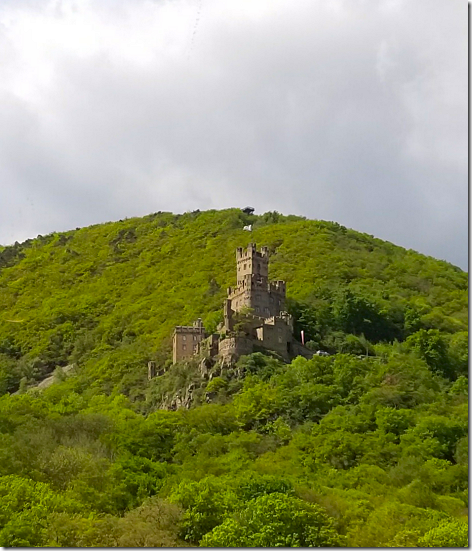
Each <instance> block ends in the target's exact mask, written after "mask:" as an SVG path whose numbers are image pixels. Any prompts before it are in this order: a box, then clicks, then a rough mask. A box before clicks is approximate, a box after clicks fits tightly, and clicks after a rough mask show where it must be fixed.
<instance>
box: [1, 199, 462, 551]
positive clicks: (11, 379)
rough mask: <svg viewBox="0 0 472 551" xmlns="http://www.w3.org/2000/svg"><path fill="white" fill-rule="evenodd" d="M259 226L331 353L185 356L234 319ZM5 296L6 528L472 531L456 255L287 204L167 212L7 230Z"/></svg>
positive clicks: (52, 535)
mask: <svg viewBox="0 0 472 551" xmlns="http://www.w3.org/2000/svg"><path fill="white" fill-rule="evenodd" d="M248 223H252V224H253V228H254V230H253V233H252V235H250V234H248V233H247V232H244V231H242V226H243V225H247V224H248ZM249 240H253V241H256V242H257V243H258V245H267V246H268V247H269V250H270V253H271V263H270V272H271V273H270V277H271V278H273V279H284V280H286V281H287V290H288V295H289V297H288V300H287V308H288V309H289V311H290V312H291V313H292V314H293V315H294V322H295V336H299V335H300V331H301V330H303V331H304V332H305V338H306V340H307V341H309V342H308V343H307V344H308V346H309V347H310V348H311V349H312V350H314V351H316V350H319V349H321V350H325V351H328V352H330V353H331V355H330V356H319V355H315V356H314V357H313V358H312V359H310V360H307V359H304V358H301V357H298V358H295V359H294V360H293V361H292V362H291V363H289V364H285V363H283V362H282V361H280V359H278V358H277V357H276V356H275V355H271V354H269V353H263V352H262V351H260V352H257V353H254V354H250V355H248V356H243V357H241V358H240V359H239V360H238V362H237V365H236V367H235V369H234V370H231V369H229V370H227V369H223V370H222V371H221V372H219V373H216V375H217V376H214V377H213V378H212V380H211V381H209V380H208V379H205V378H203V377H202V374H201V371H200V367H199V365H198V363H197V362H193V361H190V362H182V363H178V364H176V365H172V362H171V354H170V353H171V340H170V335H171V331H172V328H173V326H174V325H177V324H186V323H190V322H192V321H193V320H194V319H195V318H197V317H198V316H202V317H203V320H204V323H205V325H206V328H207V329H208V330H209V331H216V330H217V326H218V323H219V322H220V321H221V304H222V300H223V298H224V297H225V294H226V287H227V286H229V285H232V284H234V279H235V273H234V250H235V248H236V247H237V246H245V245H247V243H248V242H249ZM0 312H1V315H0V442H1V445H0V545H4V546H59V547H94V546H95V547H107V546H111V547H120V546H121V547H153V546H156V547H159V546H165V547H179V546H183V545H208V546H261V547H266V546H309V545H314V546H349V547H388V546H390V547H398V546H400V547H402V546H403V547H405V546H406V547H415V546H424V547H427V546H456V545H457V546H466V545H467V539H466V535H467V534H466V529H465V526H466V524H465V522H464V521H465V519H466V518H467V506H468V433H467V428H468V426H467V423H468V412H467V407H468V403H467V396H468V379H467V375H468V371H467V368H468V338H467V336H468V333H467V324H468V317H467V314H468V312H467V274H465V273H464V272H462V271H461V270H459V269H458V268H455V267H454V266H451V265H450V264H447V263H445V262H440V261H437V260H434V259H432V258H427V257H424V256H422V255H419V254H417V253H415V252H413V251H405V250H404V249H401V248H400V247H395V246H394V245H392V244H390V243H386V242H383V241H380V240H378V239H375V238H373V237H371V236H368V235H365V234H360V233H357V232H355V231H352V230H348V229H346V228H344V227H343V226H340V225H338V224H334V223H329V222H320V221H309V220H304V219H301V218H298V217H293V216H282V215H280V214H278V213H266V214H264V215H261V216H253V217H248V216H246V215H244V214H243V213H241V212H240V211H239V210H237V209H230V210H227V211H220V212H217V211H208V212H198V211H197V212H194V213H186V214H184V215H172V214H169V213H157V214H154V215H150V216H148V217H145V218H142V219H130V220H124V221H120V222H116V223H110V224H102V225H97V226H92V227H90V228H84V229H81V230H76V231H71V232H67V233H64V234H52V235H49V236H46V237H38V238H37V239H35V240H30V241H28V242H26V243H24V244H22V245H19V244H17V245H15V246H13V247H6V248H1V247H0ZM149 360H153V361H155V362H156V364H157V367H158V370H159V373H160V375H159V376H158V377H155V378H154V379H153V380H151V381H148V379H147V362H148V361H149ZM72 364H73V365H72ZM66 366H69V367H68V368H67V369H66V370H63V369H62V367H66ZM46 376H50V377H51V379H50V380H49V382H50V383H51V384H50V386H48V387H46V384H47V382H48V381H45V383H44V385H43V386H41V387H38V386H37V384H38V382H39V381H41V380H43V379H44V378H45V377H46ZM189 388H191V389H193V402H192V406H191V407H190V409H185V408H182V409H180V410H177V411H169V410H167V409H163V407H165V406H169V404H170V402H171V399H172V397H174V396H175V395H176V394H177V393H181V396H182V395H183V394H185V393H186V392H187V389H189ZM207 400H210V402H211V403H206V401H207Z"/></svg>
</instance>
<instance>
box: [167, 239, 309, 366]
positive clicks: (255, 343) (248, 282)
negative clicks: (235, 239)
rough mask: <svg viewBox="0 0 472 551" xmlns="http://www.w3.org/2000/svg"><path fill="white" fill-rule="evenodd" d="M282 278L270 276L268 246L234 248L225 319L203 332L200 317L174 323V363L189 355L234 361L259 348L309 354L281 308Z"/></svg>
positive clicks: (288, 354)
mask: <svg viewBox="0 0 472 551" xmlns="http://www.w3.org/2000/svg"><path fill="white" fill-rule="evenodd" d="M284 308H285V282H284V281H269V250H268V249H267V247H262V248H261V250H260V251H257V250H256V245H255V244H253V243H251V244H250V245H249V246H248V247H247V249H242V248H238V249H236V287H230V288H229V289H228V295H227V298H226V300H225V302H224V310H223V313H224V321H223V323H222V324H220V326H219V327H218V331H219V332H218V333H215V334H212V335H206V334H205V330H204V328H203V324H202V320H201V319H198V320H197V321H196V322H194V324H193V325H191V326H177V327H176V328H175V330H174V335H173V361H174V363H176V362H178V361H180V360H185V359H188V358H191V357H193V356H200V357H203V358H204V357H207V358H219V359H220V360H221V361H222V362H224V363H234V362H235V361H236V360H237V358H238V357H239V356H242V355H245V354H251V353H252V352H255V351H256V350H258V349H260V348H263V349H266V350H271V351H273V352H276V353H277V354H279V355H280V356H281V357H282V358H283V359H284V360H286V361H288V360H290V359H291V358H292V357H295V356H299V355H301V356H306V357H311V356H312V353H311V352H310V351H309V350H308V349H306V348H305V347H304V346H302V344H301V343H299V342H298V341H296V340H294V338H293V320H292V317H291V316H290V315H289V314H288V313H287V312H285V311H284Z"/></svg>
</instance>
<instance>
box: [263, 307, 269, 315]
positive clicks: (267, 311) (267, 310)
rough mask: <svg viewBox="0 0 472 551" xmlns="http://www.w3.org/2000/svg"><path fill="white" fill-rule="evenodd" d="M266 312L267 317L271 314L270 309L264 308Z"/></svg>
mask: <svg viewBox="0 0 472 551" xmlns="http://www.w3.org/2000/svg"><path fill="white" fill-rule="evenodd" d="M264 312H265V313H266V314H267V315H269V314H270V310H269V308H267V306H266V307H265V308H264Z"/></svg>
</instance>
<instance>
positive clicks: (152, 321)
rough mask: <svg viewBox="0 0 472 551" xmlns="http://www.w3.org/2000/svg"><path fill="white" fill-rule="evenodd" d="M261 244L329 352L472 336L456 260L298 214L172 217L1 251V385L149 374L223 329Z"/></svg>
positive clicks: (45, 239)
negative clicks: (178, 348) (198, 328)
mask: <svg viewBox="0 0 472 551" xmlns="http://www.w3.org/2000/svg"><path fill="white" fill-rule="evenodd" d="M250 223H252V226H253V232H251V233H250V232H247V231H243V229H242V228H243V226H244V225H246V224H250ZM250 241H254V242H256V243H257V244H258V245H266V246H268V247H269V250H270V253H271V257H270V277H271V278H272V279H283V280H285V281H286V282H287V295H288V297H289V298H291V299H294V300H293V301H292V304H291V309H292V310H293V313H294V314H297V313H298V310H300V308H302V307H303V306H310V307H312V308H310V309H306V311H305V323H304V326H305V331H308V333H309V338H312V339H314V340H315V341H318V342H319V343H320V345H324V346H325V347H327V349H328V350H331V351H334V350H335V349H342V348H343V345H344V348H343V351H344V350H345V351H347V350H348V349H349V345H348V344H347V343H346V342H345V338H344V335H345V334H356V333H357V334H358V335H360V334H361V333H363V334H364V335H365V337H366V338H367V339H369V340H372V341H373V342H376V341H380V340H388V341H392V340H393V339H395V338H397V339H399V340H403V338H405V337H406V336H407V335H408V333H409V332H412V329H411V327H410V326H409V325H413V326H414V327H413V328H414V329H419V328H424V329H439V330H440V331H441V332H443V333H444V338H445V339H446V340H448V341H450V340H451V338H452V335H453V334H454V333H457V332H461V331H465V330H467V303H466V300H467V274H466V273H464V272H462V271H461V270H460V269H459V268H456V267H454V266H452V265H450V264H448V263H446V262H441V261H437V260H435V259H433V258H430V257H426V256H423V255H420V254H418V253H416V252H413V251H407V250H405V249H402V248H401V247H396V246H394V245H392V244H391V243H387V242H384V241H381V240H379V239H375V238H374V237H372V236H369V235H366V234H361V233H358V232H355V231H352V230H349V229H346V228H345V227H343V226H340V225H339V224H335V223H329V222H318V221H311V220H304V219H301V218H298V217H295V216H287V217H286V216H282V215H279V214H277V213H267V214H264V215H262V216H247V215H244V214H243V213H242V212H240V211H239V210H238V209H232V210H226V211H207V212H198V211H197V212H193V213H188V214H184V215H173V214H169V213H158V214H153V215H150V216H147V217H144V218H133V219H129V220H124V221H120V222H114V223H108V224H101V225H96V226H91V227H87V228H82V229H77V230H74V231H70V232H67V233H57V234H50V235H48V236H45V237H38V238H37V239H34V240H31V241H27V242H25V243H23V244H20V245H15V246H13V247H7V248H5V249H4V250H3V251H2V252H1V253H0V312H1V317H0V352H1V353H2V356H1V360H0V366H1V367H0V369H1V371H0V373H1V375H0V381H1V382H0V388H2V389H3V390H16V389H17V387H18V385H19V381H20V379H21V377H27V378H28V381H30V380H32V379H35V378H42V377H44V376H45V375H46V374H47V373H49V372H50V371H52V370H53V369H54V368H55V366H57V365H67V364H68V363H79V364H84V365H85V366H86V369H88V370H89V371H90V374H91V375H92V376H93V377H94V379H93V380H94V382H95V383H97V379H96V378H95V376H96V374H97V373H100V379H99V380H98V382H102V379H103V381H104V380H105V379H112V380H113V383H114V384H124V383H120V381H121V380H122V377H123V376H125V377H126V378H127V379H130V378H131V379H133V378H135V377H139V374H141V375H143V374H145V367H143V366H145V363H143V361H144V360H145V359H148V358H154V357H155V356H156V354H157V353H158V352H160V351H162V352H163V353H165V354H168V352H169V343H170V335H171V332H172V329H173V327H174V326H175V325H179V324H181V325H183V324H187V323H191V322H192V321H193V320H195V319H196V318H197V317H202V318H203V321H204V324H205V325H206V326H207V327H209V328H213V327H214V326H215V325H216V322H217V321H218V320H219V315H220V312H221V309H222V301H223V299H224V297H225V296H226V288H227V287H228V286H230V285H233V284H234V282H235V249H236V247H238V246H246V245H247V244H248V243H249V242H250ZM348 291H350V293H351V295H352V296H351V295H348V294H347V292H348ZM356 308H357V309H358V311H357V312H355V311H354V310H355V309H356ZM333 309H336V310H337V312H333ZM349 309H351V310H352V312H348V310H349ZM363 309H364V310H365V311H362V310H363ZM336 313H337V314H338V319H336V320H334V319H333V316H334V314H336ZM343 315H344V317H345V318H346V319H344V320H341V319H340V318H341V317H342V316H343ZM356 315H357V317H358V318H359V320H356ZM348 318H349V319H348ZM360 318H362V319H360ZM364 320H365V321H364ZM356 323H357V325H356ZM351 325H352V327H351ZM339 331H341V332H342V333H339ZM452 340H454V339H453V338H452ZM133 358H136V360H137V361H136V362H135V363H133V362H132V359H133ZM130 361H131V363H130ZM128 390H130V389H128Z"/></svg>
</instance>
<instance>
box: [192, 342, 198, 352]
mask: <svg viewBox="0 0 472 551" xmlns="http://www.w3.org/2000/svg"><path fill="white" fill-rule="evenodd" d="M193 351H194V352H196V351H197V345H196V344H194V345H193Z"/></svg>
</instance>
